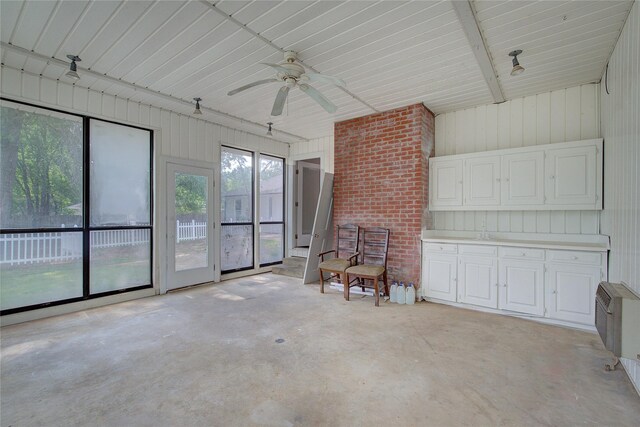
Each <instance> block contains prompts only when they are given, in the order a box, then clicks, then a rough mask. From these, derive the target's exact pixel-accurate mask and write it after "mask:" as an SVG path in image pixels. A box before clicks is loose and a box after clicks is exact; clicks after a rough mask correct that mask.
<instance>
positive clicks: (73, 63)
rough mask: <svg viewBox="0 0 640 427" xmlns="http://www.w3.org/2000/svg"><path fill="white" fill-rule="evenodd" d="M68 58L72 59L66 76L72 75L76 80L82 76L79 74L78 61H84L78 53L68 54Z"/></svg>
mask: <svg viewBox="0 0 640 427" xmlns="http://www.w3.org/2000/svg"><path fill="white" fill-rule="evenodd" d="M67 58H69V59H70V60H71V64H69V71H67V72H66V74H65V76H67V77H71V78H72V79H74V80H80V76H79V75H78V65H77V64H76V62H80V61H82V59H80V57H79V56H77V55H67Z"/></svg>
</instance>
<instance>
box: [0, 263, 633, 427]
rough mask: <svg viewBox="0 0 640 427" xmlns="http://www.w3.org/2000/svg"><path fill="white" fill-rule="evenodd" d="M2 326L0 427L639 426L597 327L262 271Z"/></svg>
mask: <svg viewBox="0 0 640 427" xmlns="http://www.w3.org/2000/svg"><path fill="white" fill-rule="evenodd" d="M1 333H2V366H1V367H2V372H1V374H2V377H1V379H2V382H1V390H0V392H1V396H0V397H1V400H2V404H1V408H0V409H1V415H0V416H1V419H0V422H1V424H2V426H13V427H18V426H33V425H46V426H71V425H87V426H98V425H100V426H101V425H108V426H163V425H167V426H192V425H196V426H197V425H200V426H230V425H241V426H252V425H255V426H290V425H301V426H310V425H311V426H312V425H332V426H364V425H367V426H373V425H380V426H383V425H384V426H390V425H394V426H395V425H398V426H425V425H431V426H445V425H474V426H478V425H554V426H555V425H577V424H586V425H616V426H618V425H628V426H631V425H635V426H637V425H638V422H639V421H640V398H639V397H638V394H637V393H636V392H635V390H634V389H633V386H632V385H631V383H630V382H629V380H628V379H627V378H626V375H625V373H624V372H623V371H621V370H619V371H615V372H605V371H604V369H603V366H604V364H605V362H608V361H609V354H608V353H607V352H606V351H605V350H604V349H603V347H602V344H601V343H600V340H599V338H598V336H597V335H595V334H590V333H587V332H581V331H575V330H570V329H564V328H560V327H554V326H547V325H542V324H538V323H535V322H531V321H526V320H520V319H514V318H510V317H505V316H498V315H492V314H485V313H479V312H475V311H470V310H462V309H456V308H452V307H447V306H444V305H437V304H430V303H420V304H417V305H415V306H399V305H396V304H393V305H392V304H388V303H384V304H382V305H381V307H380V308H375V307H374V306H373V298H372V297H364V298H362V297H359V296H355V297H353V298H352V300H351V301H350V302H347V301H344V300H343V298H342V295H341V293H339V292H337V291H331V290H329V291H328V293H326V294H324V295H321V294H320V293H319V291H318V286H317V285H311V286H305V285H302V284H301V281H300V280H299V279H292V278H287V277H282V276H274V275H271V274H266V275H260V276H254V277H252V278H246V279H237V280H232V281H227V282H223V283H222V284H218V285H207V286H201V287H197V288H193V289H189V290H184V291H180V292H176V293H172V294H169V295H163V296H158V297H151V298H147V299H143V300H137V301H132V302H127V303H122V304H117V305H112V306H108V307H103V308H98V309H93V310H87V311H83V312H79V313H75V314H70V315H65V316H59V317H55V318H50V319H45V320H39V321H34V322H29V323H23V324H20V325H13V326H8V327H5V328H2V330H1ZM278 339H283V340H284V342H282V343H278V342H276V340H278Z"/></svg>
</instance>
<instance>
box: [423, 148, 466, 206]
mask: <svg viewBox="0 0 640 427" xmlns="http://www.w3.org/2000/svg"><path fill="white" fill-rule="evenodd" d="M429 171H430V172H429V174H430V175H431V178H430V179H429V182H430V186H429V187H430V188H429V194H430V195H431V197H430V198H431V204H433V205H437V206H462V160H446V159H443V160H442V161H439V162H436V163H435V164H433V166H430V167H429Z"/></svg>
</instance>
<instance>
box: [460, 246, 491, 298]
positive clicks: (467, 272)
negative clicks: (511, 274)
mask: <svg viewBox="0 0 640 427" xmlns="http://www.w3.org/2000/svg"><path fill="white" fill-rule="evenodd" d="M458 265H459V267H460V268H459V271H458V276H459V278H460V286H458V302H464V303H466V304H473V305H479V306H482V307H490V308H498V260H497V259H496V258H488V257H478V256H470V255H460V257H459V261H458Z"/></svg>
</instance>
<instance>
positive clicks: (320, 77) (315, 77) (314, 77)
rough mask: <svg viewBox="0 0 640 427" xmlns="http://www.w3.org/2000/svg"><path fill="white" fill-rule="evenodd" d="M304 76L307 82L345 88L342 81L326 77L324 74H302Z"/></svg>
mask: <svg viewBox="0 0 640 427" xmlns="http://www.w3.org/2000/svg"><path fill="white" fill-rule="evenodd" d="M304 75H305V76H307V77H308V78H309V81H312V82H321V83H331V84H334V85H336V86H340V87H345V86H347V84H346V83H345V81H344V80H342V79H339V78H337V77H333V76H327V75H326V74H319V73H304Z"/></svg>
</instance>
